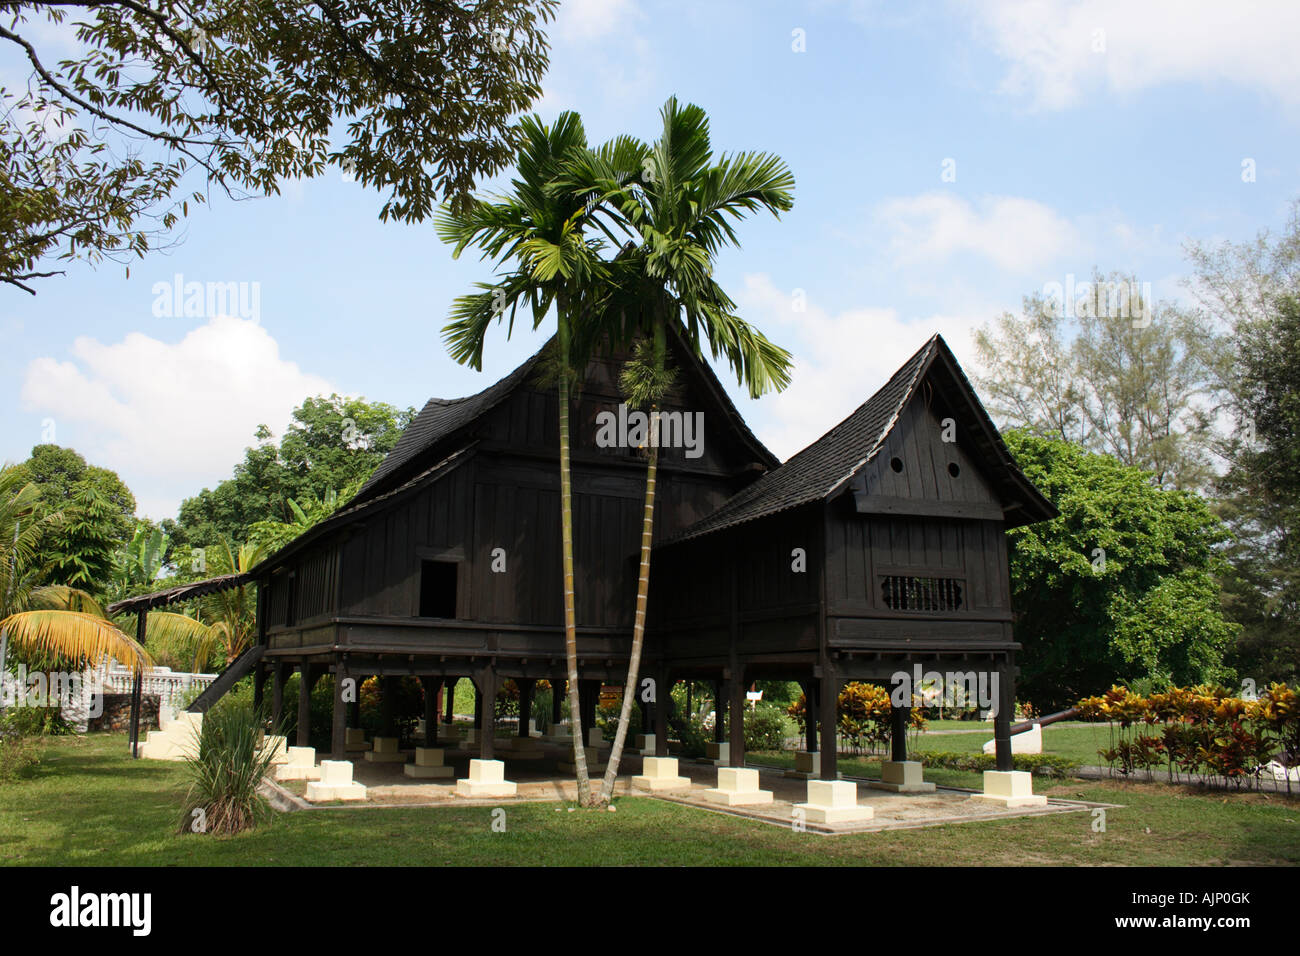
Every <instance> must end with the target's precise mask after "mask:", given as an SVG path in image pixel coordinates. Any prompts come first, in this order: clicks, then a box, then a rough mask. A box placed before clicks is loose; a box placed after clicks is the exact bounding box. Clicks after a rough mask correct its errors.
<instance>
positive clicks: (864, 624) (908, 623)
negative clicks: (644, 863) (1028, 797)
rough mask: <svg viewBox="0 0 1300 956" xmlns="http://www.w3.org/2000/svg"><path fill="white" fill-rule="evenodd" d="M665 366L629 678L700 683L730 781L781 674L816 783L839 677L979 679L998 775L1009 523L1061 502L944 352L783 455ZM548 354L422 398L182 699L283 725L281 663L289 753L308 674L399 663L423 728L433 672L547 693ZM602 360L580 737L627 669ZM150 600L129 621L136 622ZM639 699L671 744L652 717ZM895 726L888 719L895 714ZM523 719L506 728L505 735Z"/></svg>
mask: <svg viewBox="0 0 1300 956" xmlns="http://www.w3.org/2000/svg"><path fill="white" fill-rule="evenodd" d="M672 352H673V359H674V360H675V363H676V365H677V366H678V368H679V370H680V375H679V378H678V384H677V386H676V390H675V392H674V393H673V394H672V395H671V397H670V399H669V400H668V401H667V402H666V403H665V411H666V412H668V413H680V414H681V420H680V423H681V424H684V425H685V427H684V428H682V429H679V430H678V432H677V434H678V436H679V437H681V438H682V439H683V440H682V441H681V442H680V443H679V444H678V445H676V446H667V447H662V448H661V454H660V465H659V487H658V504H657V510H656V524H655V538H654V540H655V548H654V555H653V561H652V571H651V585H650V611H649V618H648V621H649V623H648V628H647V637H646V647H645V655H644V659H643V666H642V673H643V675H644V676H646V677H650V678H652V679H654V681H655V685H656V687H657V688H658V689H659V692H658V694H657V697H658V699H659V700H661V701H666V700H668V699H669V695H668V693H667V688H669V687H670V686H671V685H672V683H673V682H675V681H677V680H682V679H690V680H702V681H711V682H713V683H714V684H715V685H716V687H717V689H718V697H717V699H718V700H719V701H723V700H726V701H729V706H728V708H727V709H728V712H729V718H730V719H729V726H727V727H726V728H725V730H724V727H723V724H722V722H721V721H719V722H718V727H717V736H718V739H719V741H720V742H726V743H727V744H728V745H729V747H728V760H729V762H730V764H731V765H732V766H737V767H739V766H743V764H744V734H743V725H742V722H741V717H742V714H743V709H744V700H745V689H746V688H747V687H748V686H749V685H750V684H751V683H752V682H753V681H755V680H760V679H785V680H797V681H799V682H800V683H801V685H802V686H803V687H804V690H805V693H806V699H807V702H808V709H807V713H808V721H807V725H808V736H807V742H806V743H807V748H808V750H809V751H810V752H817V753H819V755H820V767H819V770H818V773H819V775H820V777H822V778H823V779H827V780H834V779H835V777H836V759H835V740H836V738H835V732H836V710H835V708H836V700H837V697H838V694H839V691H840V689H841V687H842V685H843V683H844V682H847V681H855V680H861V681H873V682H877V683H881V684H883V685H885V686H886V687H889V686H891V685H896V684H898V683H899V681H900V675H905V677H906V678H907V679H909V680H910V679H912V678H913V677H914V676H916V675H920V674H929V673H938V674H940V675H944V674H952V673H954V672H956V673H960V674H967V675H969V674H976V675H980V678H979V680H980V686H981V687H982V688H988V689H990V691H992V690H993V689H995V690H996V694H995V696H996V700H992V701H989V703H991V704H993V706H994V709H995V710H996V714H997V716H996V721H995V739H996V741H997V762H998V767H999V769H1000V770H1010V769H1011V749H1010V735H1009V728H1010V719H1011V716H1012V711H1013V706H1012V705H1013V702H1014V693H1015V652H1016V649H1017V644H1016V643H1015V639H1014V635H1013V629H1012V624H1013V616H1012V608H1011V604H1010V587H1009V581H1008V563H1007V549H1006V541H1005V534H1004V533H1005V531H1006V530H1007V529H1009V528H1014V527H1017V526H1019V525H1023V524H1027V523H1030V522H1035V521H1041V520H1045V519H1049V518H1051V517H1053V516H1054V515H1055V514H1056V512H1055V509H1054V508H1053V506H1052V505H1051V504H1050V502H1048V501H1047V500H1046V499H1045V498H1044V497H1043V496H1042V495H1041V494H1040V493H1039V492H1038V491H1037V490H1036V489H1035V488H1034V487H1033V486H1032V485H1031V484H1030V482H1029V481H1028V480H1027V479H1026V478H1025V477H1024V475H1023V474H1021V472H1020V470H1019V469H1018V468H1017V466H1016V463H1015V462H1014V460H1013V459H1012V458H1011V455H1010V454H1009V452H1008V451H1007V449H1006V447H1005V446H1004V444H1003V443H1002V440H1001V438H1000V437H999V435H998V433H997V430H996V428H995V427H994V425H993V423H992V422H991V421H990V419H989V417H988V415H987V414H986V413H985V411H984V409H983V408H982V406H981V405H980V402H979V399H978V398H977V397H976V395H975V392H974V390H973V389H972V387H971V385H970V383H969V382H968V381H967V379H966V377H965V375H964V374H963V373H962V371H961V369H960V367H959V366H958V364H957V362H956V360H955V359H954V357H953V355H952V353H951V352H950V351H949V349H948V347H947V345H946V344H945V343H944V341H943V340H942V339H941V338H940V337H939V336H935V337H933V338H931V339H930V340H929V341H927V342H926V343H925V344H924V345H923V346H922V347H921V349H920V350H919V351H917V352H916V353H915V354H914V355H913V356H912V357H911V358H909V359H908V360H907V362H906V363H905V364H904V365H903V367H902V368H900V369H899V370H898V372H897V373H895V375H894V376H893V377H892V378H891V379H890V380H889V381H888V382H887V383H886V384H885V385H884V386H883V387H882V388H881V389H880V390H879V391H877V392H876V393H875V394H874V395H873V396H871V398H870V399H868V400H867V401H866V402H865V403H864V404H863V405H861V406H860V407H859V408H858V409H857V410H856V411H854V412H853V413H852V414H851V415H849V416H848V417H847V418H846V419H845V420H844V421H842V422H841V423H840V424H838V425H837V426H835V427H834V428H833V429H831V430H830V431H829V432H827V433H826V434H825V435H823V436H822V437H821V438H819V439H818V440H817V441H815V442H814V443H813V444H811V445H809V446H808V447H807V448H805V449H804V450H803V451H801V452H799V453H798V454H797V455H795V456H793V457H792V458H791V459H790V460H789V461H787V462H785V463H784V464H782V463H780V462H779V461H778V460H777V459H776V458H775V456H773V455H772V454H771V452H769V451H768V450H767V449H766V448H765V447H764V446H763V445H762V443H761V442H760V441H759V440H758V439H757V438H756V437H755V436H754V435H753V434H752V433H751V432H750V430H749V429H748V428H747V427H746V425H745V423H744V421H743V420H742V419H741V416H740V415H739V413H738V412H737V410H736V409H735V407H734V406H733V405H732V404H731V402H730V401H729V400H728V398H727V396H726V393H725V392H724V390H723V388H722V387H721V385H720V384H719V382H718V381H717V379H716V378H715V376H714V375H713V373H712V371H711V370H710V369H709V367H708V366H707V365H706V364H704V363H702V362H700V361H698V360H697V359H696V358H694V357H693V356H692V355H691V354H690V352H689V350H688V349H686V348H685V347H684V346H683V345H682V344H681V343H679V342H675V343H672ZM540 364H541V363H540V362H539V360H538V358H537V357H534V358H533V359H531V360H529V361H528V362H526V363H525V364H524V365H523V366H521V367H520V368H519V369H517V370H516V371H515V372H513V373H511V374H510V375H508V376H507V377H506V378H504V379H502V380H501V381H500V382H498V383H496V384H495V385H493V386H492V387H490V388H488V389H486V390H485V391H483V392H481V393H479V394H477V395H474V396H472V397H469V398H463V399H457V400H450V401H448V400H441V399H433V400H431V401H430V402H429V403H428V404H427V405H426V406H425V407H424V409H423V411H421V412H420V414H419V416H418V417H417V418H416V419H415V421H414V422H413V423H412V424H411V425H410V427H409V428H408V429H407V431H406V432H405V433H404V434H403V436H402V438H401V439H400V441H399V442H398V444H397V446H396V447H395V448H394V449H393V451H392V452H391V453H390V454H389V455H388V457H387V458H386V459H385V460H384V462H383V463H382V464H381V465H380V467H379V468H378V470H377V471H376V472H375V474H374V475H373V476H372V477H371V479H370V480H369V482H368V483H367V484H366V485H365V486H364V488H363V489H362V490H361V492H360V493H359V494H358V495H357V496H356V498H355V499H354V500H352V501H351V502H349V503H348V504H347V506H346V507H344V508H343V509H342V510H340V511H338V512H337V513H336V514H334V515H333V516H332V517H331V518H329V519H328V520H326V521H324V522H323V523H321V524H319V525H317V526H315V527H313V528H312V529H311V530H310V531H308V532H306V533H305V534H303V535H302V536H301V537H299V538H298V539H296V540H295V541H293V542H292V543H291V544H289V545H288V546H287V547H285V548H283V549H282V550H280V551H279V552H278V553H276V554H275V555H273V556H271V557H270V558H268V559H267V560H265V561H264V562H262V563H261V564H260V565H258V566H257V567H256V568H254V569H252V571H251V572H250V573H249V574H248V575H246V576H242V577H241V580H242V581H243V582H245V583H246V582H248V581H255V582H256V584H257V585H258V595H259V598H258V643H257V645H256V646H255V647H254V648H253V649H252V650H250V651H249V652H248V653H247V654H246V655H245V656H244V657H243V658H241V659H240V660H239V661H236V662H235V663H234V664H232V666H231V668H230V669H229V670H228V671H227V673H226V674H224V675H223V676H222V678H221V679H220V680H218V682H217V683H216V684H214V685H213V687H212V688H211V689H210V691H209V693H208V694H207V695H205V697H203V698H200V700H199V702H197V706H198V707H199V708H203V707H206V706H208V705H209V704H210V703H211V702H212V700H214V699H216V697H218V696H220V694H221V693H223V692H224V691H225V689H227V688H228V687H229V686H230V685H231V684H232V683H233V682H234V681H235V680H237V679H238V678H239V677H241V676H243V675H244V674H246V673H249V672H252V673H253V674H254V675H255V678H256V680H255V686H256V688H257V693H258V696H259V698H260V697H261V696H262V695H263V694H264V693H265V692H266V688H268V687H269V690H270V696H271V700H272V709H273V710H274V711H276V712H277V713H278V712H280V711H282V709H283V708H284V707H286V706H292V705H293V704H292V702H285V701H284V700H283V689H284V685H285V680H286V677H287V676H288V675H289V674H290V673H292V672H293V671H295V670H296V671H298V672H299V673H301V674H302V675H303V676H304V679H303V680H302V681H301V682H300V683H299V689H300V698H299V700H298V701H297V707H298V708H299V714H300V718H299V721H298V734H299V743H300V744H305V743H306V736H305V735H306V733H307V725H308V720H307V718H308V714H309V696H308V695H309V693H310V689H311V687H312V685H313V684H314V683H315V681H316V680H317V679H318V678H319V677H320V676H322V675H324V674H327V673H332V674H334V675H335V676H336V678H338V677H343V676H350V677H354V678H356V679H357V680H358V681H360V680H361V679H363V678H365V677H369V676H378V677H379V678H381V682H382V680H383V679H389V680H390V681H391V680H396V679H398V678H400V677H402V676H408V675H410V676H417V677H419V678H421V679H422V680H423V681H424V685H425V690H426V693H425V699H426V701H427V702H428V703H427V706H426V711H427V713H426V727H427V729H428V731H429V733H430V735H431V738H432V739H436V734H437V726H438V718H439V716H440V715H439V714H437V713H436V712H434V705H433V701H434V700H435V698H436V693H437V689H438V687H440V686H442V682H445V681H450V680H454V679H457V678H464V677H468V678H470V679H471V680H472V681H473V682H474V685H475V687H476V689H477V694H476V699H477V700H479V701H492V700H494V698H495V694H496V691H497V689H498V688H499V687H500V685H501V682H502V681H504V680H506V679H513V680H514V681H515V682H516V684H517V685H518V686H519V688H520V693H521V702H522V704H523V707H522V708H521V713H523V714H525V715H526V714H527V713H528V709H527V704H528V701H529V699H530V697H531V694H532V688H533V685H534V683H535V682H536V681H537V680H538V679H547V680H549V681H551V682H552V683H553V684H555V685H558V686H561V687H562V686H563V683H564V680H565V669H566V668H565V656H564V628H563V619H562V606H561V605H562V601H561V576H560V556H561V552H560V492H559V469H558V447H559V440H558V427H557V419H558V408H557V404H556V403H557V398H556V393H555V390H554V389H553V388H551V387H549V386H547V385H545V384H541V383H540V382H539V380H538V367H539V365H540ZM619 366H620V362H619V361H618V360H617V359H616V358H611V359H602V360H597V361H594V362H593V363H592V364H591V365H590V366H589V368H588V371H587V376H586V381H585V384H584V386H583V388H582V389H581V391H580V393H579V395H578V397H577V398H576V400H575V402H574V408H573V410H572V411H573V415H572V421H573V450H572V469H573V481H574V500H573V512H574V536H575V542H574V551H575V562H576V582H577V588H576V591H577V620H578V658H579V676H580V681H579V685H580V686H579V690H580V697H581V699H582V710H583V713H582V714H581V715H580V716H581V720H582V725H583V726H584V727H590V726H591V725H592V718H593V716H594V711H595V705H596V698H597V694H598V692H599V688H600V686H601V685H602V684H603V683H604V684H617V683H621V682H622V681H623V679H624V677H625V675H626V668H627V660H628V655H629V648H630V644H631V636H632V611H633V604H634V597H635V593H636V574H637V562H638V547H639V542H640V523H641V513H642V506H643V496H644V490H645V460H644V451H643V450H642V449H641V448H638V447H635V443H632V442H621V441H620V442H612V443H611V442H609V441H607V440H601V439H602V423H605V424H608V423H609V422H610V421H611V420H613V421H617V422H619V423H620V427H621V423H622V422H624V421H625V420H626V410H625V409H624V410H623V413H622V414H623V416H624V417H623V418H619V417H618V416H619V414H620V408H619V406H620V404H621V402H622V398H621V395H620V393H619V389H618V385H617V380H618V370H619ZM605 413H609V414H605ZM610 415H613V416H614V418H613V419H611V418H610ZM616 431H617V429H616ZM604 437H607V436H604ZM153 600H154V601H155V603H154V604H149V603H148V601H147V599H134V601H135V602H136V603H135V604H133V605H132V607H131V608H126V609H127V610H137V611H141V612H147V608H148V607H151V606H157V602H158V600H159V599H158V598H157V597H156V596H155V597H154V598H153ZM917 692H919V690H918V691H917ZM553 696H554V699H555V706H556V708H557V713H556V715H555V716H556V717H558V706H559V700H560V695H559V694H555V695H553ZM336 697H337V695H336ZM906 699H907V700H908V701H910V700H911V697H910V694H909V696H908V697H907V698H906ZM350 711H351V713H350ZM650 711H651V712H652V714H653V722H654V731H655V741H656V747H657V749H658V752H659V753H660V755H666V754H667V749H666V747H667V742H668V732H667V731H668V713H667V708H666V707H665V706H653V707H651V708H650ZM894 713H895V720H896V725H897V726H900V727H901V726H905V723H904V722H905V721H906V719H907V709H906V708H905V707H896V708H895V711H894ZM476 722H477V723H479V724H480V725H481V738H480V739H481V748H482V756H483V757H484V758H490V757H492V756H493V746H494V745H493V734H492V731H493V723H494V717H493V708H492V707H491V706H486V707H481V708H480V711H479V713H478V714H477V715H476ZM350 726H352V727H355V726H358V722H357V719H356V713H355V705H352V704H349V703H346V702H343V701H341V700H336V703H335V706H334V713H333V732H332V750H333V751H334V753H335V755H336V756H337V757H342V756H343V753H344V749H345V732H346V729H347V728H348V727H350ZM527 727H528V722H527V720H526V719H524V720H521V721H520V732H521V733H527ZM894 740H895V752H894V754H893V757H894V761H897V762H901V761H904V760H906V753H905V734H902V733H895V734H894ZM431 745H432V744H431Z"/></svg>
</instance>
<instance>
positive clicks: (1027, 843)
mask: <svg viewBox="0 0 1300 956" xmlns="http://www.w3.org/2000/svg"><path fill="white" fill-rule="evenodd" d="M848 762H849V761H845V763H846V764H847V763H848ZM846 769H848V768H847V767H846ZM934 776H935V777H936V778H938V777H939V776H940V774H938V773H935V774H934ZM955 776H961V777H963V778H967V779H970V778H974V776H975V775H973V774H961V775H955ZM185 780H186V778H185V768H184V766H182V765H181V764H175V763H160V762H153V761H138V762H133V761H131V760H129V759H128V758H127V757H126V742H125V737H124V736H123V735H92V736H89V737H83V738H71V737H65V738H51V739H50V740H49V742H48V748H47V750H46V755H45V759H44V761H43V762H42V764H41V765H40V766H39V767H38V768H37V769H36V771H35V772H34V773H33V774H32V775H31V777H30V778H28V779H23V780H19V781H16V782H13V783H9V784H4V785H0V864H4V865H9V866H13V865H47V866H63V865H96V864H98V865H118V864H133V865H145V866H165V865H201V866H256V865H261V864H277V865H295V866H341V865H389V864H396V865H423V866H440V865H455V864H462V865H464V864H471V865H485V866H498V865H500V866H505V865H517V864H530V865H536V864H541V865H546V864H568V865H594V864H604V865H623V866H627V865H656V864H665V865H677V866H680V865H772V866H780V865H807V864H813V865H825V864H831V865H834V864H840V865H878V864H921V865H931V864H939V865H947V864H1003V865H1023V864H1067V865H1068V864H1143V865H1223V864H1232V863H1272V864H1288V863H1289V864H1295V863H1300V800H1288V799H1285V798H1282V797H1279V796H1276V795H1267V796H1265V795H1259V794H1233V795H1230V796H1225V795H1223V794H1215V795H1208V796H1205V795H1200V794H1197V793H1195V792H1194V791H1191V790H1185V789H1182V788H1170V787H1164V786H1159V785H1154V784H1120V783H1110V782H1106V783H1082V782H1069V783H1067V784H1064V785H1057V786H1054V787H1051V788H1050V789H1049V790H1047V792H1051V793H1055V794H1057V795H1060V796H1063V797H1070V798H1077V799H1083V800H1092V801H1097V802H1105V803H1119V804H1124V807H1123V808H1122V809H1116V810H1110V811H1108V814H1107V832H1106V833H1093V832H1092V830H1091V826H1090V823H1091V818H1090V816H1089V815H1088V814H1086V813H1079V814H1063V815H1058V816H1048V817H1039V818H1028V819H1020V820H1007V821H1000V822H988V823H973V824H963V825H960V826H945V827H932V828H927V829H921V830H907V831H895V832H891V833H867V834H858V835H855V836H843V837H823V836H818V835H816V834H809V833H794V832H792V831H787V830H783V829H778V828H776V827H772V826H769V825H764V824H760V823H756V822H753V821H749V820H744V819H739V818H736V817H729V816H723V815H720V814H715V813H709V812H707V811H702V810H696V809H693V808H689V807H683V806H679V805H676V804H670V803H665V802H662V801H657V800H652V799H647V798H623V799H621V800H619V801H618V804H617V807H618V809H617V811H616V812H614V813H610V812H604V811H601V812H595V811H592V812H588V811H581V810H579V811H575V812H572V813H570V812H565V809H567V808H565V809H557V808H560V807H561V806H562V805H560V804H555V803H544V804H540V803H539V804H507V805H506V806H507V831H506V832H505V833H494V832H492V830H491V826H490V824H491V818H490V809H489V808H487V807H474V808H464V809H455V808H412V809H382V810H381V809H363V808H357V809H348V810H313V811H301V812H297V813H291V814H272V815H271V816H270V817H269V818H268V819H267V821H266V822H265V823H263V824H262V825H261V826H260V827H258V829H256V830H254V831H252V832H250V833H246V834H242V835H240V836H238V837H235V838H231V839H216V838H212V837H205V836H196V835H191V834H187V835H178V834H177V833H176V827H177V824H178V822H179V807H180V801H181V795H182V793H183V792H184V789H185V786H186V783H185ZM1043 786H1045V784H1044V783H1041V782H1040V787H1043Z"/></svg>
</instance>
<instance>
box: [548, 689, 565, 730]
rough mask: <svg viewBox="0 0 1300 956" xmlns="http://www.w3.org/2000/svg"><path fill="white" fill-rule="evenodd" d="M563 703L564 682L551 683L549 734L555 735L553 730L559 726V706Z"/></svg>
mask: <svg viewBox="0 0 1300 956" xmlns="http://www.w3.org/2000/svg"><path fill="white" fill-rule="evenodd" d="M563 702H564V681H562V680H552V681H551V733H555V728H556V727H557V726H558V725H559V723H560V720H561V716H560V704H562V703H563Z"/></svg>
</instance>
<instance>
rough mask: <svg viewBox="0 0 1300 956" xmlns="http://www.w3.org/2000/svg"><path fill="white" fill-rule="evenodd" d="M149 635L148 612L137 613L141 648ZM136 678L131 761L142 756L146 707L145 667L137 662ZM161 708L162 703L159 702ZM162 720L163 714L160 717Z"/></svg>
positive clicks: (136, 629) (132, 698)
mask: <svg viewBox="0 0 1300 956" xmlns="http://www.w3.org/2000/svg"><path fill="white" fill-rule="evenodd" d="M148 633H149V612H148V610H141V611H137V612H136V615H135V636H136V639H137V642H138V643H139V644H140V646H141V647H143V646H144V641H145V636H146V635H147V634H148ZM135 664H136V671H135V676H134V677H133V678H132V681H131V759H133V760H134V759H137V758H139V756H140V711H141V709H142V708H143V707H144V667H143V665H142V663H141V662H140V661H136V662H135ZM159 705H160V706H161V701H160V702H159ZM159 716H160V718H161V714H160V715H159Z"/></svg>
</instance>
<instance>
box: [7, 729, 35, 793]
mask: <svg viewBox="0 0 1300 956" xmlns="http://www.w3.org/2000/svg"><path fill="white" fill-rule="evenodd" d="M40 762H41V745H40V741H39V740H38V739H34V738H32V737H28V736H26V735H24V734H20V733H18V731H16V730H10V729H6V728H5V727H4V726H3V725H0V783H8V782H10V781H13V780H17V779H19V778H20V777H27V776H30V775H31V772H32V770H34V769H35V768H36V765H37V764H39V763H40Z"/></svg>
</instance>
